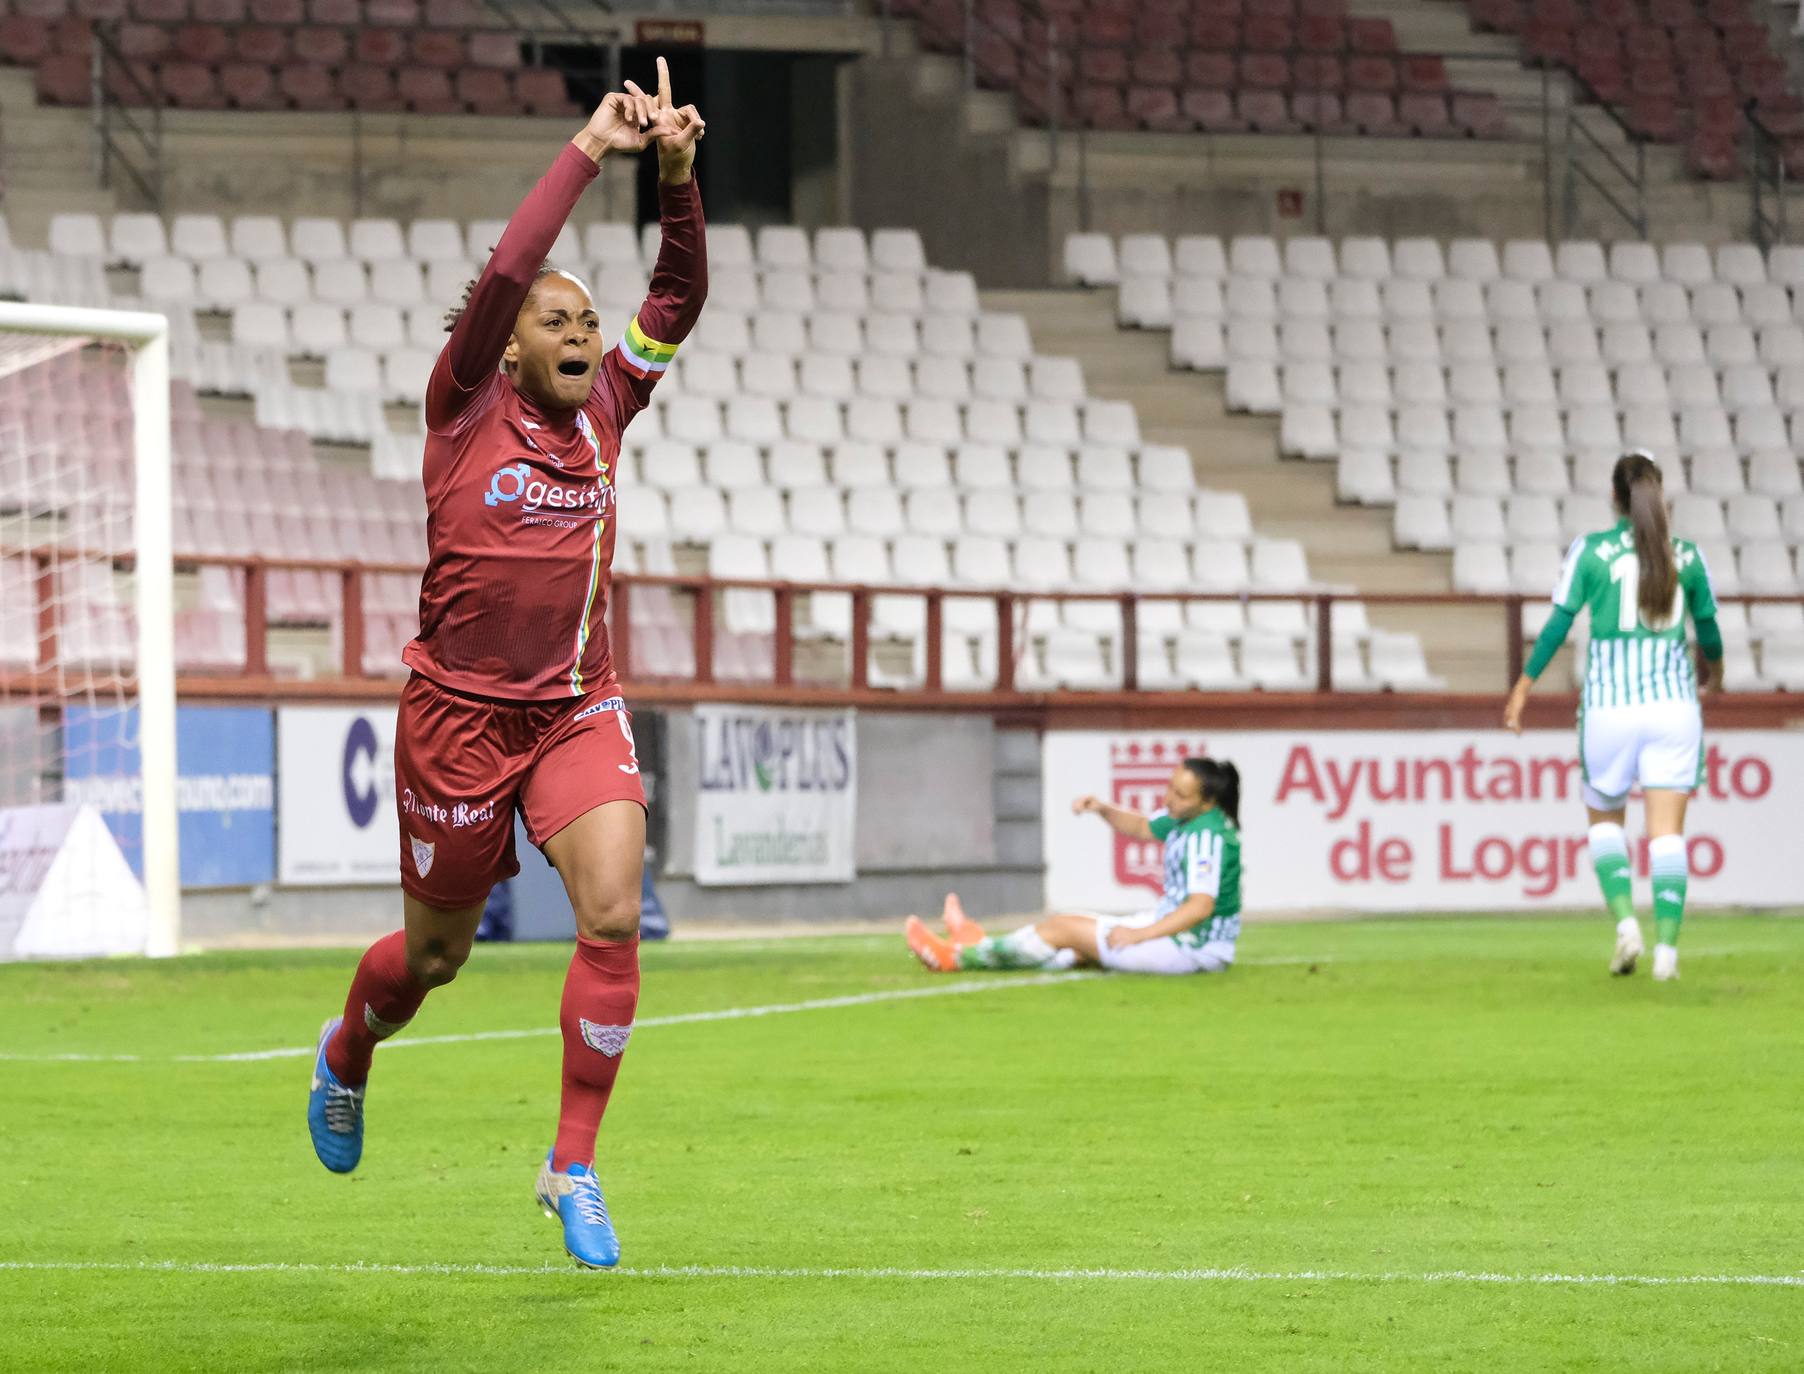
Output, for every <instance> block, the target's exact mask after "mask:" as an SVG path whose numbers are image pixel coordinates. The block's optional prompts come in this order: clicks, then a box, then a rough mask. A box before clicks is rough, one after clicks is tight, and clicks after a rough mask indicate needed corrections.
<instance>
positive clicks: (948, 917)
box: [940, 892, 983, 945]
mask: <svg viewBox="0 0 1804 1374" xmlns="http://www.w3.org/2000/svg"><path fill="white" fill-rule="evenodd" d="M940 919H941V920H942V921H944V922H945V923H946V938H947V939H948V940H950V941H952V943H953V944H955V945H974V944H976V943H977V942H978V941H979V940H981V939H983V927H982V926H980V925H978V924H977V922H976V921H973V920H972V919H971V918H970V917H969V916H967V915H965V908H964V904H963V903H962V902H960V901H959V900H958V894H957V893H956V892H948V893H947V894H946V906H945V909H944V910H942V911H941V912H940Z"/></svg>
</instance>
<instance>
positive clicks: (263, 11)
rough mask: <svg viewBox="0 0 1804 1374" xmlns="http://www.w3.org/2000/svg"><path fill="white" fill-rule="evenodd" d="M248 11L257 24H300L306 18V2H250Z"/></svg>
mask: <svg viewBox="0 0 1804 1374" xmlns="http://www.w3.org/2000/svg"><path fill="white" fill-rule="evenodd" d="M250 11H251V20H252V21H253V22H254V23H258V24H300V23H304V22H305V21H306V18H307V5H306V0H250Z"/></svg>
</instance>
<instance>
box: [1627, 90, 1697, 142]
mask: <svg viewBox="0 0 1804 1374" xmlns="http://www.w3.org/2000/svg"><path fill="white" fill-rule="evenodd" d="M1628 124H1629V127H1630V128H1631V129H1633V130H1634V131H1635V132H1636V133H1638V134H1640V135H1641V136H1642V137H1643V138H1651V139H1653V140H1654V141H1655V142H1656V143H1677V142H1678V141H1679V135H1680V134H1681V133H1682V132H1683V131H1684V125H1683V123H1682V121H1681V120H1680V118H1679V106H1678V103H1677V102H1676V101H1674V100H1673V98H1672V97H1671V96H1664V95H1648V96H1644V95H1636V96H1635V97H1634V98H1633V99H1631V100H1630V101H1629V109H1628Z"/></svg>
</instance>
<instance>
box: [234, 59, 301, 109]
mask: <svg viewBox="0 0 1804 1374" xmlns="http://www.w3.org/2000/svg"><path fill="white" fill-rule="evenodd" d="M219 89H220V90H222V91H224V92H225V98H226V101H227V102H228V103H229V104H230V105H232V107H233V108H234V109H239V110H279V109H282V108H283V107H284V106H285V105H286V104H287V102H286V101H285V100H283V98H282V93H281V91H279V90H278V89H276V79H275V75H274V74H273V73H272V72H271V71H270V69H269V68H268V67H266V66H264V65H262V64H261V63H258V62H227V63H226V64H225V65H224V66H222V67H221V68H220V69H219Z"/></svg>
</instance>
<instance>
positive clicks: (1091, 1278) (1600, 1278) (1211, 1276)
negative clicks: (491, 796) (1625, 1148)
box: [0, 1260, 1804, 1288]
mask: <svg viewBox="0 0 1804 1374" xmlns="http://www.w3.org/2000/svg"><path fill="white" fill-rule="evenodd" d="M0 1272H12V1273H146V1274H393V1275H400V1276H413V1275H424V1276H428V1277H440V1276H443V1277H453V1278H456V1277H464V1276H472V1277H487V1278H493V1277H503V1278H507V1277H516V1276H518V1277H532V1278H543V1277H547V1276H550V1277H560V1276H562V1277H568V1278H579V1279H591V1278H593V1277H594V1273H595V1271H593V1270H584V1269H578V1268H576V1267H574V1266H572V1265H567V1264H559V1265H550V1264H547V1265H507V1264H369V1263H355V1264H312V1263H290V1262H275V1263H250V1264H228V1263H206V1262H187V1261H182V1260H137V1261H129V1260H0ZM612 1272H613V1273H615V1274H618V1275H623V1276H627V1277H631V1278H641V1279H853V1280H856V1279H867V1280H892V1279H906V1280H926V1281H932V1280H941V1279H955V1280H964V1281H970V1280H982V1279H1002V1280H1016V1281H1026V1282H1034V1283H1192V1284H1205V1283H1385V1284H1460V1283H1466V1284H1479V1285H1494V1286H1503V1287H1553V1286H1559V1285H1576V1286H1581V1287H1645V1288H1700V1287H1733V1288H1804V1273H1799V1274H1596V1273H1589V1274H1560V1273H1527V1274H1510V1273H1497V1272H1487V1271H1482V1270H1478V1271H1474V1270H1467V1269H1430V1270H1425V1271H1420V1272H1409V1271H1404V1270H1394V1269H1393V1270H1382V1271H1376V1272H1371V1273H1362V1272H1360V1271H1357V1270H1351V1269H1246V1268H1209V1269H1110V1268H1083V1269H1030V1268H1022V1269H1013V1268H994V1269H910V1268H905V1267H900V1266H888V1265H884V1266H876V1267H870V1268H805V1267H796V1268H790V1267H785V1266H780V1265H738V1264H676V1265H647V1266H644V1267H641V1268H634V1267H631V1266H627V1267H623V1268H620V1269H616V1270H613V1271H612Z"/></svg>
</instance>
